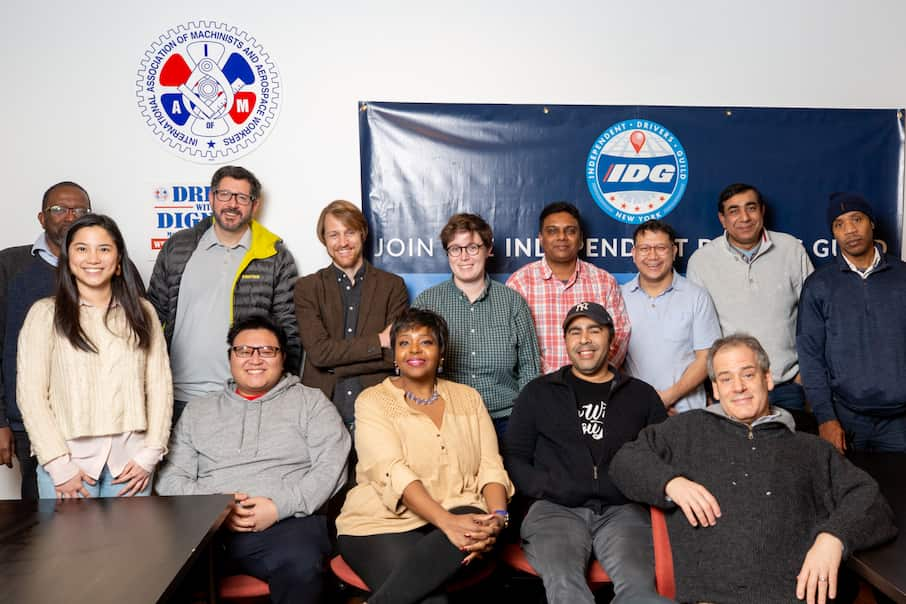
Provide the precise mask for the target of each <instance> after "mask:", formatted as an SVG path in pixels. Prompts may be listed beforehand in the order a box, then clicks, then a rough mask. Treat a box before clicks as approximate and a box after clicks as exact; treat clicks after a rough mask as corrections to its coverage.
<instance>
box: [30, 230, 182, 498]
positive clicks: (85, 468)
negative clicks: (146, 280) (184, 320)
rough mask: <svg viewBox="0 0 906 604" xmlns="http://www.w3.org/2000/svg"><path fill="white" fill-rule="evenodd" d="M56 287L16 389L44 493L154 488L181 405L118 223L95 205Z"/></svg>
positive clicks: (68, 245) (70, 236) (37, 317)
mask: <svg viewBox="0 0 906 604" xmlns="http://www.w3.org/2000/svg"><path fill="white" fill-rule="evenodd" d="M60 252H61V253H60V263H59V268H58V271H57V290H56V295H55V296H53V297H51V298H45V299H43V300H39V301H37V302H36V303H35V304H34V305H33V306H32V307H31V310H30V311H29V312H28V316H27V317H26V318H25V323H24V324H23V326H22V331H21V333H20V335H19V356H18V359H17V372H18V373H17V392H16V396H17V399H18V401H19V406H20V408H21V409H22V416H23V419H24V421H25V428H26V430H28V434H29V436H30V437H31V442H32V448H33V449H34V452H35V454H36V455H37V457H38V463H39V464H40V465H39V467H38V494H39V496H40V497H41V498H58V499H59V498H64V499H65V498H72V497H79V496H82V497H114V496H131V495H147V494H148V493H149V492H150V490H151V474H152V473H153V471H154V468H155V466H156V465H157V463H158V462H159V461H160V459H161V458H162V457H163V454H164V453H165V451H166V446H167V439H168V438H169V436H170V416H171V414H172V412H173V396H172V390H173V386H172V380H171V378H170V365H169V360H168V358H167V350H166V345H165V343H164V338H163V332H162V330H161V327H160V324H159V323H158V322H157V320H156V315H155V313H154V309H153V308H152V306H151V304H150V303H149V302H148V301H147V300H145V299H144V288H143V286H142V282H141V277H140V276H139V275H138V272H137V271H136V269H135V266H134V265H133V264H132V261H131V260H130V259H129V255H128V253H127V252H126V244H125V242H124V241H123V236H122V234H121V233H120V230H119V228H118V227H117V225H116V223H115V222H114V221H113V219H111V218H110V217H108V216H104V215H102V214H87V215H85V216H83V217H82V218H80V219H79V220H77V221H75V222H74V223H72V226H70V227H69V230H68V231H67V233H66V237H65V239H64V244H63V246H62V247H61V250H60Z"/></svg>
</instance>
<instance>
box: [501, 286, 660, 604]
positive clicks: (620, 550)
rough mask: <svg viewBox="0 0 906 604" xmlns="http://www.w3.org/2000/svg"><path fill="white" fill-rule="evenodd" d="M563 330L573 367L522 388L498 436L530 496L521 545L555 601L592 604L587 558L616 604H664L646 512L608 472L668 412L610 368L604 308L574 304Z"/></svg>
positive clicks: (609, 327)
mask: <svg viewBox="0 0 906 604" xmlns="http://www.w3.org/2000/svg"><path fill="white" fill-rule="evenodd" d="M563 332H564V340H565V343H566V351H567V355H568V356H569V360H570V362H571V364H570V365H566V366H565V367H562V368H560V369H559V370H558V371H555V372H553V373H549V374H547V375H544V376H541V377H539V378H537V379H535V380H534V381H532V382H529V383H528V384H527V385H526V386H525V388H523V389H522V392H521V393H520V394H519V397H518V398H517V399H516V403H515V405H514V406H513V414H512V415H511V416H510V422H509V426H508V427H507V432H506V435H505V459H504V460H505V462H506V468H507V471H508V472H509V474H510V477H511V478H512V480H513V482H514V483H515V484H516V489H517V490H518V491H519V492H521V493H522V494H523V495H526V496H528V497H530V498H532V499H535V500H536V501H534V502H533V503H532V504H531V506H530V507H529V509H528V512H527V514H526V516H525V520H524V521H523V523H522V529H521V532H520V535H521V537H522V544H523V549H524V550H525V554H526V556H527V558H528V560H529V562H530V563H531V564H532V566H533V567H534V568H535V570H536V571H537V572H538V574H539V575H540V577H541V580H542V581H543V582H544V590H545V592H546V594H547V601H548V602H551V603H552V604H557V603H568V604H576V603H584V604H592V603H593V602H594V596H593V595H592V593H591V591H590V590H589V588H588V585H587V583H586V581H585V569H586V568H587V567H588V562H589V559H590V558H591V556H592V555H594V557H595V558H597V559H598V561H599V562H600V563H601V566H602V567H603V568H604V570H605V571H607V573H608V574H609V575H610V578H611V579H612V580H613V585H614V599H613V602H614V603H615V604H619V603H622V602H634V603H637V604H638V603H647V602H651V603H656V602H669V600H665V599H664V598H661V597H660V596H658V594H657V592H656V591H655V587H654V554H653V549H652V542H651V524H650V521H649V512H648V510H647V509H646V508H644V507H642V506H640V505H638V504H636V503H631V502H629V500H627V499H626V498H625V497H624V496H623V494H622V493H620V491H619V490H617V488H616V486H614V484H613V483H612V482H611V480H610V478H609V476H608V473H607V469H608V465H609V464H610V459H611V458H612V457H613V456H614V454H615V453H616V452H617V450H618V449H619V448H620V447H621V446H622V445H623V444H624V443H626V442H629V441H631V440H634V439H635V438H636V436H637V435H638V433H639V430H641V429H642V428H644V427H645V426H647V425H649V424H652V423H656V422H661V421H663V420H664V419H666V417H667V412H666V410H665V409H664V405H663V403H662V402H661V399H660V397H659V396H658V394H657V392H656V391H655V390H654V388H652V387H651V386H649V385H648V384H646V383H645V382H642V381H640V380H637V379H635V378H632V377H629V376H626V375H624V374H621V373H620V372H619V371H617V369H616V368H614V367H613V366H610V365H608V364H607V354H608V350H609V348H610V342H611V340H612V339H613V334H614V326H613V319H612V318H611V317H610V314H609V313H608V312H607V310H606V309H605V308H604V307H603V306H601V305H600V304H596V303H594V302H580V303H579V304H576V305H575V306H573V307H572V308H571V309H570V310H569V312H568V313H567V315H566V318H565V320H564V321H563Z"/></svg>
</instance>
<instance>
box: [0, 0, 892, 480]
mask: <svg viewBox="0 0 906 604" xmlns="http://www.w3.org/2000/svg"><path fill="white" fill-rule="evenodd" d="M178 4H179V3H141V4H139V3H131V2H116V1H113V0H100V1H95V2H90V3H88V2H86V3H75V2H63V1H61V0H47V1H45V2H40V3H23V2H20V3H16V2H4V3H3V4H2V8H0V57H2V60H3V69H2V72H0V73H2V75H3V80H4V87H3V88H4V89H3V92H2V93H0V121H2V128H0V133H2V136H3V139H4V143H5V144H4V145H3V146H2V148H0V159H2V161H0V165H2V166H3V170H2V175H3V189H4V191H3V192H2V194H3V197H4V198H5V202H4V203H3V206H2V207H3V224H4V226H5V228H3V229H2V230H0V247H7V246H10V245H16V244H22V243H26V242H31V241H32V240H33V239H34V238H35V237H36V236H37V234H38V231H39V227H38V223H37V220H36V217H35V215H36V213H37V211H38V210H39V208H40V195H41V193H42V192H43V191H44V189H46V188H47V186H48V185H50V184H52V183H54V182H57V181H59V180H63V179H71V180H75V181H77V182H79V183H81V184H82V185H84V186H85V187H86V188H87V189H88V190H89V192H90V193H91V196H92V199H93V201H94V207H95V210H96V211H102V212H105V213H109V214H111V215H113V216H114V218H116V219H117V221H118V222H119V223H120V226H121V227H122V228H123V231H124V233H125V235H126V238H127V241H128V242H129V245H130V252H131V253H132V255H133V256H134V257H135V260H136V262H137V263H138V264H139V266H140V268H141V269H142V270H143V273H144V275H145V277H146V278H147V276H148V275H149V274H150V269H151V258H152V254H151V252H150V251H149V250H148V249H147V248H148V245H147V243H146V242H147V240H148V232H149V229H150V226H151V225H152V223H153V211H152V203H153V199H152V196H151V191H153V189H154V188H155V187H156V186H159V185H162V184H175V183H185V184H190V183H198V184H204V183H205V182H206V181H207V180H208V179H209V178H210V174H211V173H212V171H213V168H211V167H210V166H204V165H199V164H193V163H189V162H187V161H185V160H182V159H180V158H178V157H176V156H175V155H172V154H170V153H169V152H168V151H167V150H165V149H164V148H163V147H162V146H161V144H160V143H159V142H157V140H155V137H154V136H152V134H151V132H150V131H149V129H148V128H147V126H146V125H145V123H144V121H143V120H142V119H141V117H140V113H139V110H138V108H137V105H136V99H135V79H136V72H137V71H138V68H139V64H140V62H141V59H142V56H143V53H144V51H145V49H146V48H147V47H148V45H149V44H150V43H151V42H152V41H153V40H155V39H156V38H157V36H159V35H161V34H163V33H164V32H166V31H167V30H168V29H169V28H173V27H176V26H177V25H179V24H182V23H185V22H188V21H192V20H211V21H216V22H225V23H228V24H231V25H236V26H238V27H239V28H240V29H244V30H247V31H248V32H250V33H251V34H252V35H253V36H255V37H256V38H257V40H258V41H259V42H260V43H261V44H262V45H263V46H264V47H265V48H266V50H267V51H268V52H269V53H270V55H271V57H272V58H273V59H274V60H275V61H276V63H277V66H278V69H279V70H280V74H281V77H282V93H283V99H282V108H281V111H280V117H279V119H278V122H277V125H276V127H275V128H274V129H273V131H272V132H271V134H270V135H269V137H268V138H267V140H266V141H265V142H264V144H263V145H261V146H260V147H259V148H258V149H257V150H256V151H254V152H253V153H252V154H250V155H248V156H246V157H244V158H242V159H241V160H238V161H237V162H236V163H240V164H242V165H245V166H247V167H249V168H250V169H252V170H253V171H254V172H255V173H256V174H257V175H258V176H259V177H260V178H261V180H262V182H263V183H264V186H265V195H266V197H265V200H264V207H263V213H262V215H261V218H262V221H263V222H264V223H265V225H266V226H269V227H270V228H272V229H273V230H274V231H276V232H277V233H278V234H280V235H281V236H283V237H284V238H285V239H286V241H287V243H288V245H289V247H290V249H291V250H292V252H293V254H294V255H295V257H296V262H297V263H298V265H299V269H300V271H301V272H303V273H307V272H311V271H313V270H314V269H316V268H318V267H320V266H321V265H323V264H325V262H326V255H325V254H324V252H323V250H322V249H321V247H320V245H318V243H317V240H316V239H315V237H314V236H313V234H314V222H315V219H316V217H317V214H318V212H319V211H320V208H321V207H322V206H323V205H324V204H325V203H326V202H327V201H329V200H331V199H335V198H346V199H350V200H354V201H358V200H359V196H360V184H359V163H358V162H359V158H358V122H357V106H356V103H357V101H359V100H382V101H423V102H502V103H551V104H554V103H567V104H651V105H712V106H715V105H716V106H736V105H743V106H768V107H771V106H775V107H777V106H798V107H902V106H903V105H906V78H904V77H903V73H902V72H903V61H904V58H906V36H903V34H902V25H901V24H902V23H904V20H906V3H902V2H898V1H897V0H887V1H881V0H863V1H862V2H859V3H855V2H835V3H829V2H826V1H820V0H800V1H799V2H790V1H789V0H783V1H780V0H763V1H761V2H726V0H724V1H717V0H713V1H712V0H687V1H686V2H673V1H670V0H662V1H653V0H647V1H644V0H642V1H640V0H635V1H632V2H629V1H624V2H611V1H605V0H597V1H588V2H583V1H579V0H561V1H560V2H556V3H555V2H539V1H537V0H522V1H519V2H516V1H513V0H502V1H501V0H498V1H497V2H494V3H489V2H481V1H479V0H460V1H459V2H450V3H444V4H443V5H441V4H440V3H434V2H404V1H401V0H385V1H383V2H364V1H352V0H347V1H344V2H335V3H327V2H319V3H313V2H308V3H306V2H288V1H277V0H274V1H272V2H269V3H258V4H257V6H256V8H254V9H250V8H249V7H250V6H252V3H248V2H240V1H237V0H218V1H217V2H210V1H207V0H204V1H197V2H193V3H191V4H187V5H186V6H189V7H190V8H180V7H179V6H178ZM832 6H834V8H831V7H832ZM17 492H18V486H17V473H16V472H14V471H13V470H8V469H6V468H0V498H3V497H16V496H17Z"/></svg>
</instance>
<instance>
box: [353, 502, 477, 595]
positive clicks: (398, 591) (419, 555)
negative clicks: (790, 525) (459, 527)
mask: <svg viewBox="0 0 906 604" xmlns="http://www.w3.org/2000/svg"><path fill="white" fill-rule="evenodd" d="M450 512H452V513H454V514H484V512H483V511H482V510H480V509H478V508H475V507H470V506H463V507H458V508H453V509H452V510H450ZM338 544H339V546H340V554H342V556H343V559H344V560H346V563H347V564H349V566H350V568H352V570H354V571H355V572H356V574H357V575H359V577H361V578H362V580H363V581H364V582H365V584H366V585H368V587H370V588H371V589H372V591H373V593H372V594H371V596H370V597H369V598H368V603H369V604H384V603H387V604H415V603H416V602H424V603H426V604H429V603H430V604H441V603H445V602H447V594H446V592H445V591H444V584H445V583H446V582H447V581H448V580H449V579H450V578H452V577H453V575H455V574H456V572H457V571H458V570H460V569H461V568H462V560H463V558H465V556H466V555H465V554H463V553H462V552H461V551H459V549H458V548H457V547H456V546H455V545H453V544H452V543H450V540H449V539H447V536H446V535H445V534H444V533H443V531H441V530H440V529H439V528H437V527H435V526H433V525H431V524H428V525H425V526H423V527H419V528H417V529H415V530H411V531H407V532H405V533H384V534H380V535H368V536H365V537H354V536H352V535H340V537H339V538H338Z"/></svg>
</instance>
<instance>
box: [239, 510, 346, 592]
mask: <svg viewBox="0 0 906 604" xmlns="http://www.w3.org/2000/svg"><path fill="white" fill-rule="evenodd" d="M223 544H224V549H225V550H226V555H227V558H228V559H229V560H230V561H231V562H232V563H233V564H235V565H236V566H237V567H238V568H239V570H240V571H241V572H243V573H246V574H248V575H252V576H253V577H258V578H259V579H261V580H263V581H267V584H268V586H269V587H270V590H271V602H276V603H281V604H283V603H289V602H303V603H310V604H315V603H316V602H320V600H321V592H322V591H323V589H324V581H323V579H324V576H323V575H324V558H325V556H326V555H327V553H328V552H329V551H330V541H328V539H327V522H326V520H325V519H324V516H319V515H316V516H305V517H303V518H287V519H285V520H281V521H280V522H277V523H276V524H274V525H273V526H271V527H270V528H269V529H267V530H265V531H262V532H260V533H233V532H227V533H226V535H225V536H224V540H223Z"/></svg>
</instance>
